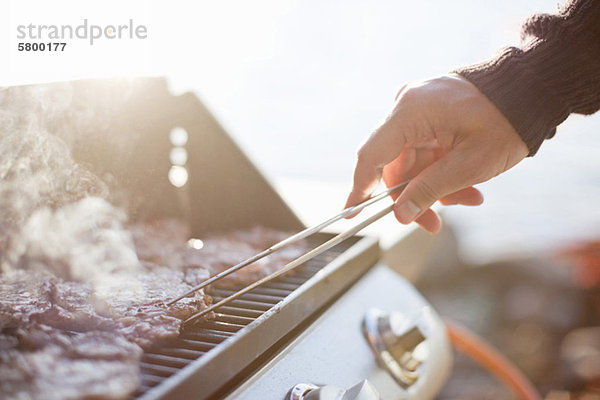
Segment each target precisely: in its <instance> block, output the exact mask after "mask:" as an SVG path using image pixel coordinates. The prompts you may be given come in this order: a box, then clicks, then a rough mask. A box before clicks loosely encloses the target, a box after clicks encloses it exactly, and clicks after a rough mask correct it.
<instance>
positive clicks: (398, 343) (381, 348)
mask: <svg viewBox="0 0 600 400" xmlns="http://www.w3.org/2000/svg"><path fill="white" fill-rule="evenodd" d="M408 322H410V321H408V320H407V318H406V317H405V316H404V315H403V314H401V313H399V312H393V313H387V312H384V311H381V310H378V309H375V308H373V309H370V310H369V311H368V312H367V313H366V314H365V316H364V319H363V324H362V329H363V334H364V336H365V339H366V340H367V342H368V343H369V346H370V347H371V350H373V353H374V354H375V357H376V358H377V361H378V363H379V364H380V365H381V366H382V367H383V368H385V369H386V370H387V371H388V372H389V373H390V375H391V376H392V377H393V378H394V380H395V381H396V382H397V383H398V384H399V385H400V386H402V387H403V388H405V389H406V388H408V387H409V386H411V385H412V384H413V383H415V382H416V381H417V379H418V378H419V373H418V370H417V368H418V367H419V365H420V364H421V361H419V360H417V359H416V358H415V357H413V355H414V351H415V348H416V347H417V346H418V345H419V344H420V343H422V342H423V341H424V340H425V337H424V336H423V334H422V333H421V331H420V330H419V328H418V327H417V326H414V325H410V324H407V323H408Z"/></svg>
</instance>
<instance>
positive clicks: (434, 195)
mask: <svg viewBox="0 0 600 400" xmlns="http://www.w3.org/2000/svg"><path fill="white" fill-rule="evenodd" d="M467 160H470V161H467ZM477 170H478V169H477V164H476V163H475V162H473V157H464V156H463V154H461V153H460V152H459V151H457V150H453V151H450V152H449V153H447V154H446V155H444V156H443V157H442V158H440V159H439V160H437V161H436V162H434V163H433V164H431V165H430V166H429V167H427V168H425V169H424V170H423V171H421V172H420V173H419V174H418V175H417V176H415V177H414V178H413V179H412V180H411V181H410V183H409V184H408V185H407V186H406V189H404V190H403V191H402V193H401V194H400V196H399V197H398V199H396V204H395V206H394V213H395V214H396V218H397V219H398V221H400V222H402V223H403V224H408V223H410V222H412V221H414V220H415V219H417V218H418V217H419V216H420V215H421V214H423V212H425V211H427V210H428V209H429V207H431V206H432V205H433V203H435V202H436V201H437V200H439V199H441V198H442V197H444V196H447V195H449V194H451V193H454V192H457V191H459V190H461V189H464V188H466V187H470V186H471V185H473V184H475V183H477V174H478V173H477Z"/></svg>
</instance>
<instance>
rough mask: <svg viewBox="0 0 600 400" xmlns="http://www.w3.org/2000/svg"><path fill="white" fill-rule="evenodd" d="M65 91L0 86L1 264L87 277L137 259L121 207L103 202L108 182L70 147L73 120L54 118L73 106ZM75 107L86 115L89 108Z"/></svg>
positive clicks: (126, 265)
mask: <svg viewBox="0 0 600 400" xmlns="http://www.w3.org/2000/svg"><path fill="white" fill-rule="evenodd" d="M71 99H72V93H71V89H70V86H69V85H63V86H54V87H52V89H51V90H50V89H47V88H44V87H35V86H31V87H19V88H10V89H0V210H1V211H0V260H1V266H2V270H3V271H7V270H14V269H36V270H50V271H51V272H53V273H54V274H56V275H57V276H61V277H63V278H65V279H73V280H79V281H87V280H90V279H95V278H97V276H98V274H113V273H115V272H116V271H119V270H121V271H123V270H132V269H135V268H136V267H137V266H138V265H139V263H138V260H137V256H136V255H135V248H134V245H133V242H132V239H131V236H130V235H129V233H128V232H126V231H125V229H124V228H123V223H124V222H125V220H126V214H125V213H124V211H122V210H120V209H118V208H116V207H114V206H113V205H111V204H110V203H109V201H108V199H109V195H110V193H109V190H108V185H107V184H106V183H105V182H103V181H102V179H100V178H99V177H98V176H96V175H95V174H94V173H92V172H91V171H89V170H87V169H86V168H84V167H83V166H82V165H79V164H78V163H77V162H75V160H74V159H73V157H72V155H71V148H70V145H69V143H72V141H73V140H74V138H76V137H77V124H68V123H67V124H64V126H61V122H62V121H63V120H65V118H64V115H65V114H66V113H67V112H70V113H71V116H72V114H73V111H72V110H70V107H71ZM69 110H70V111H69ZM77 112H78V113H79V114H80V115H81V117H82V118H83V119H88V120H89V116H90V114H91V113H93V110H91V107H88V108H87V109H86V108H79V109H77ZM85 123H87V124H89V122H85V121H82V124H85Z"/></svg>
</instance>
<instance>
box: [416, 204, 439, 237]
mask: <svg viewBox="0 0 600 400" xmlns="http://www.w3.org/2000/svg"><path fill="white" fill-rule="evenodd" d="M415 222H416V223H417V224H419V226H420V227H421V228H423V229H425V230H426V231H427V232H429V233H438V232H439V231H440V229H442V220H441V218H440V216H439V215H438V214H437V213H436V212H435V211H433V210H432V209H431V208H429V209H427V210H425V212H424V213H423V214H421V216H420V217H419V218H417V219H416V220H415Z"/></svg>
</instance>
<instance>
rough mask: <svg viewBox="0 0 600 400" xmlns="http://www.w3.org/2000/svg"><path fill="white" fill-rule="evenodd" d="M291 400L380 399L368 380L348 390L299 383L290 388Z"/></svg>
mask: <svg viewBox="0 0 600 400" xmlns="http://www.w3.org/2000/svg"><path fill="white" fill-rule="evenodd" d="M288 399H289V400H379V399H380V397H379V393H378V392H377V390H376V389H375V387H373V385H371V383H370V382H369V381H368V380H366V379H365V380H364V381H362V382H359V383H357V384H356V385H354V386H352V387H351V388H350V389H348V390H344V389H341V388H339V387H337V386H333V385H325V386H317V385H313V384H311V383H299V384H297V385H296V386H294V387H293V388H292V389H291V390H290V396H289V397H288Z"/></svg>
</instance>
